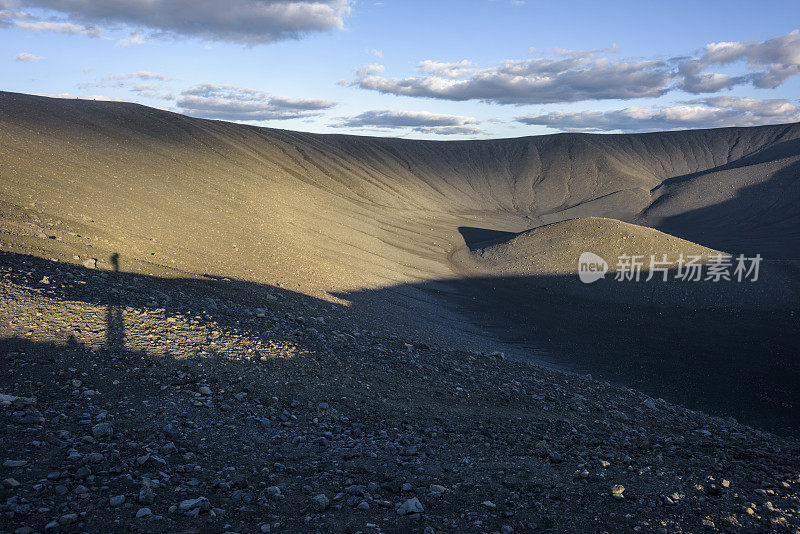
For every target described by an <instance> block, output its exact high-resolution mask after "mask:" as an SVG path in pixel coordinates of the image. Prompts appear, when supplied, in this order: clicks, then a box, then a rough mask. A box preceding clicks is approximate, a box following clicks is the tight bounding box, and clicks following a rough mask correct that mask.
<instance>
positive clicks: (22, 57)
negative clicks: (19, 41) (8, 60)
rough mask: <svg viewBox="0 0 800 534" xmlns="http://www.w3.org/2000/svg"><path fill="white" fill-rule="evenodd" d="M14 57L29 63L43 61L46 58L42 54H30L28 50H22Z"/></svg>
mask: <svg viewBox="0 0 800 534" xmlns="http://www.w3.org/2000/svg"><path fill="white" fill-rule="evenodd" d="M14 59H16V60H17V61H25V62H27V63H36V62H37V61H41V60H43V59H44V58H43V57H42V56H35V55H33V54H29V53H28V52H21V53H19V54H17V55H16V56H14Z"/></svg>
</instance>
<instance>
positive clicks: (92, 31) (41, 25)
mask: <svg viewBox="0 0 800 534" xmlns="http://www.w3.org/2000/svg"><path fill="white" fill-rule="evenodd" d="M14 24H15V25H16V26H17V27H18V28H22V29H23V30H33V31H38V32H53V33H64V34H69V35H76V34H82V35H85V36H87V37H100V30H99V29H98V28H96V27H94V26H83V25H80V24H73V23H71V22H53V21H46V20H38V21H27V20H15V21H14Z"/></svg>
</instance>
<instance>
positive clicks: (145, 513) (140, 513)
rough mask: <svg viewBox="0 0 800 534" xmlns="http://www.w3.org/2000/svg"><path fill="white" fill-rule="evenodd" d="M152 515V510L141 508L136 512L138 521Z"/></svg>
mask: <svg viewBox="0 0 800 534" xmlns="http://www.w3.org/2000/svg"><path fill="white" fill-rule="evenodd" d="M152 514H153V512H152V511H151V510H150V508H139V511H138V512H136V519H142V518H145V517H150V516H151V515H152Z"/></svg>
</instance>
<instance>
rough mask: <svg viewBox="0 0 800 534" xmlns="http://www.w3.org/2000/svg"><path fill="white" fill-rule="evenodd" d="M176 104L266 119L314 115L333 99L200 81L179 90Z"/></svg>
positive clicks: (191, 110)
mask: <svg viewBox="0 0 800 534" xmlns="http://www.w3.org/2000/svg"><path fill="white" fill-rule="evenodd" d="M177 105H178V107H179V108H180V109H181V110H182V111H183V112H184V113H186V114H188V115H194V116H198V117H205V118H209V119H224V120H235V121H269V120H283V119H296V118H301V117H309V116H313V115H318V114H319V112H321V111H323V110H326V109H330V108H332V107H333V106H335V105H336V103H335V102H329V101H327V100H320V99H297V98H287V97H281V96H274V95H271V94H269V93H266V92H264V91H259V90H256V89H247V88H243V87H235V86H232V85H213V84H200V85H195V86H194V87H191V88H189V89H186V90H184V91H182V92H181V94H180V96H179V98H178V100H177Z"/></svg>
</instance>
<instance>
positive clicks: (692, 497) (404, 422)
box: [0, 253, 800, 534]
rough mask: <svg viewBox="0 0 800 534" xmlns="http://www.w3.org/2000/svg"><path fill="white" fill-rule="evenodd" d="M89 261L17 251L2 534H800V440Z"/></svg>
mask: <svg viewBox="0 0 800 534" xmlns="http://www.w3.org/2000/svg"><path fill="white" fill-rule="evenodd" d="M90 267H92V265H88V266H87V267H80V266H74V265H70V264H66V263H60V262H55V261H46V260H41V259H37V258H33V257H29V256H23V255H16V254H9V253H2V255H0V321H2V322H1V323H0V338H1V340H0V358H1V359H0V362H2V364H1V365H2V372H1V373H0V405H1V406H0V417H2V423H1V424H2V433H0V440H2V441H1V443H0V450H2V452H0V460H1V461H2V467H1V468H0V471H1V473H0V479H2V488H0V531H2V532H17V533H25V532H43V531H44V532H62V531H63V532H71V531H80V532H109V531H141V532H175V531H180V532H242V533H244V532H363V533H377V532H424V533H426V534H427V533H436V532H501V533H511V532H546V531H568V532H603V531H607V532H628V531H638V532H696V531H702V530H708V531H737V532H763V531H778V532H800V444H798V442H797V441H795V440H792V439H789V438H780V437H776V436H774V435H771V434H768V433H765V432H760V431H757V430H753V429H751V428H748V427H745V426H743V425H740V424H738V423H736V422H735V421H733V420H721V419H717V418H712V417H709V416H707V415H704V414H701V413H696V412H693V411H690V410H687V409H684V408H681V407H679V406H674V405H671V404H669V403H667V402H665V401H663V400H660V399H652V398H648V397H646V396H645V395H643V394H641V393H638V392H635V391H631V390H628V389H625V388H620V387H617V386H612V385H609V384H605V383H602V382H598V381H594V380H591V379H590V378H585V377H579V376H570V375H566V374H562V373H559V372H555V371H552V370H547V369H543V368H539V367H536V366H533V365H529V364H524V363H519V362H513V361H507V360H504V359H503V358H502V355H500V354H499V353H498V354H479V353H470V352H465V351H460V350H452V349H451V348H448V347H439V346H428V345H425V344H422V343H418V342H415V341H414V340H408V339H401V338H399V337H398V336H396V335H391V334H386V333H377V332H369V331H363V330H358V329H355V328H354V327H355V323H354V322H353V321H352V320H351V319H350V318H349V317H348V314H347V310H346V309H345V308H340V307H338V306H333V305H331V304H329V303H327V302H322V301H315V300H313V299H310V298H308V297H304V296H302V295H298V294H295V293H292V292H290V291H285V290H281V289H280V288H267V287H258V286H253V285H252V284H243V283H238V282H236V281H228V280H210V279H209V280H197V279H183V280H165V279H159V278H151V277H145V276H135V275H127V274H122V273H115V272H104V271H99V270H96V269H92V268H90ZM386 323H387V329H388V330H391V317H387V318H386ZM609 357H613V355H612V354H610V355H609Z"/></svg>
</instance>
